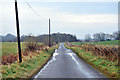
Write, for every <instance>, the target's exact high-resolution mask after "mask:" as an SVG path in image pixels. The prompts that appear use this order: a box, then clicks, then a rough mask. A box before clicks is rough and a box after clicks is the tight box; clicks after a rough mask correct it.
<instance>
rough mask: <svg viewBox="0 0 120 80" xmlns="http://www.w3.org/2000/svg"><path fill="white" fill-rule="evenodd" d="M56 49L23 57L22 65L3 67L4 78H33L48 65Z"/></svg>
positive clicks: (15, 64) (14, 64)
mask: <svg viewBox="0 0 120 80" xmlns="http://www.w3.org/2000/svg"><path fill="white" fill-rule="evenodd" d="M56 48H57V47H52V48H48V51H45V50H42V51H40V52H39V54H38V53H31V54H30V55H29V56H23V62H22V63H19V62H18V61H17V62H16V63H13V64H9V65H1V67H2V70H1V72H2V78H3V79H5V78H30V77H32V76H33V75H35V74H36V73H37V72H38V71H39V70H40V69H41V68H42V67H43V65H44V64H46V63H47V61H48V60H49V58H50V57H51V55H52V54H53V52H54V50H55V49H56Z"/></svg>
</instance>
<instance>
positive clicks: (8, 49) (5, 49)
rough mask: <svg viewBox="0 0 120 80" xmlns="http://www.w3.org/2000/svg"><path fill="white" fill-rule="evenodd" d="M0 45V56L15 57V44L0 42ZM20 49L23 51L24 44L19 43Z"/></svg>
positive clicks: (16, 49) (16, 48) (16, 47)
mask: <svg viewBox="0 0 120 80" xmlns="http://www.w3.org/2000/svg"><path fill="white" fill-rule="evenodd" d="M39 44H42V43H39ZM0 45H2V46H0V49H2V52H0V54H2V56H4V55H10V54H15V55H16V54H17V52H18V46H17V42H0ZM21 49H22V50H24V49H25V42H21Z"/></svg>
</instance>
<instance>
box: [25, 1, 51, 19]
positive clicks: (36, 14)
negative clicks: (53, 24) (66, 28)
mask: <svg viewBox="0 0 120 80" xmlns="http://www.w3.org/2000/svg"><path fill="white" fill-rule="evenodd" d="M25 2H26V4H27V5H28V6H29V8H30V9H31V10H32V11H33V12H34V13H35V14H36V15H37V16H39V17H43V16H41V15H40V14H39V13H38V12H37V11H36V10H34V9H33V7H32V6H31V5H30V4H29V3H28V2H27V0H25ZM43 18H44V19H49V18H46V17H43Z"/></svg>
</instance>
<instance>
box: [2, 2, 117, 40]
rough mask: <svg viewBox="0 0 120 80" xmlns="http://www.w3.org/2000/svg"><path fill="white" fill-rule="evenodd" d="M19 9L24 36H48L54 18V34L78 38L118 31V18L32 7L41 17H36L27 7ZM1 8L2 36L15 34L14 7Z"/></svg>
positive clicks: (55, 8)
mask: <svg viewBox="0 0 120 80" xmlns="http://www.w3.org/2000/svg"><path fill="white" fill-rule="evenodd" d="M18 5H19V6H18V9H19V19H20V31H21V34H27V33H33V34H35V35H38V34H44V33H48V18H51V32H65V33H72V34H75V35H77V36H78V38H81V36H82V37H83V36H84V35H85V34H93V33H96V32H108V33H109V32H113V31H115V30H117V27H118V26H117V24H118V22H117V21H118V20H117V19H118V16H117V14H77V13H70V12H67V11H62V10H59V8H58V7H54V8H53V7H50V6H49V7H48V6H38V5H34V4H33V5H34V6H33V5H32V4H31V5H32V6H33V8H34V9H35V10H36V11H37V12H38V13H39V14H40V15H41V16H37V15H36V14H35V13H34V12H33V11H32V10H31V9H30V8H29V7H28V6H27V5H26V4H25V3H18ZM2 6H3V7H2V9H1V10H2V11H0V15H2V16H0V18H1V19H2V21H0V22H1V23H2V28H3V30H2V34H7V33H8V32H9V33H13V34H16V24H15V9H14V3H13V2H12V3H7V5H3V4H2ZM0 7H1V5H0ZM93 13H94V12H93ZM1 23H0V24H1Z"/></svg>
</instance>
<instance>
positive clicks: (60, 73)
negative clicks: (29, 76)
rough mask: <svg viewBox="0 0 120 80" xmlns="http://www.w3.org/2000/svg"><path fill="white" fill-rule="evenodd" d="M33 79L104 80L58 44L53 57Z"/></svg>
mask: <svg viewBox="0 0 120 80" xmlns="http://www.w3.org/2000/svg"><path fill="white" fill-rule="evenodd" d="M34 78H105V76H104V75H102V73H100V72H98V71H97V70H95V69H93V68H92V67H91V66H89V65H88V64H87V63H85V62H84V61H83V60H81V59H80V58H79V57H78V56H77V55H76V54H75V53H74V52H73V51H72V50H70V49H66V48H65V47H64V44H63V43H60V46H59V48H58V49H57V50H55V52H54V54H53V57H51V59H50V60H49V61H48V63H47V64H46V65H45V66H44V67H43V68H42V69H41V70H40V72H39V73H38V74H37V75H35V76H34Z"/></svg>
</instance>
